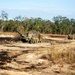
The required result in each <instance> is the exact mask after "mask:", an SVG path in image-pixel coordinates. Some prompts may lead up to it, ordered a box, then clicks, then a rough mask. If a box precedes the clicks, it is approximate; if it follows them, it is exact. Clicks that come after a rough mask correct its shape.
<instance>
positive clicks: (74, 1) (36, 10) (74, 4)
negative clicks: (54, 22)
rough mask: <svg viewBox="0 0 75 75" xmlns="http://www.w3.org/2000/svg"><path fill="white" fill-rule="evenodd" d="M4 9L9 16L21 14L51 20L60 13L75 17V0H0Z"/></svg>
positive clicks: (0, 8)
mask: <svg viewBox="0 0 75 75" xmlns="http://www.w3.org/2000/svg"><path fill="white" fill-rule="evenodd" d="M2 10H4V11H5V12H7V13H8V15H9V18H14V17H16V16H19V15H21V16H25V17H34V18H35V17H41V18H42V19H50V20H51V19H52V18H53V17H54V16H58V15H61V16H66V17H68V18H75V0H0V12H1V11H2Z"/></svg>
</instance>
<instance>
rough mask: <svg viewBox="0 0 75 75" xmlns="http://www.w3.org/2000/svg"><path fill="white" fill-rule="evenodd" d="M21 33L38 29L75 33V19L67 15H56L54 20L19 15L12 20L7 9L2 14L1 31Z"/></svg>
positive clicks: (53, 32) (0, 19)
mask: <svg viewBox="0 0 75 75" xmlns="http://www.w3.org/2000/svg"><path fill="white" fill-rule="evenodd" d="M17 30H18V31H20V32H21V33H24V32H27V31H31V30H36V31H39V32H41V33H52V34H74V33H75V19H69V18H67V17H62V16H56V17H53V21H50V20H43V19H42V18H27V17H21V16H17V17H15V18H14V19H12V20H9V19H8V14H7V13H6V12H5V11H2V12H1V15H0V31H9V32H16V31H17Z"/></svg>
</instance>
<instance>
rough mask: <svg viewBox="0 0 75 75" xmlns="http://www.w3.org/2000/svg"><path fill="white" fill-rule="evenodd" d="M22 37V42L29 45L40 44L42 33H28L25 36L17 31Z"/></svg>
mask: <svg viewBox="0 0 75 75" xmlns="http://www.w3.org/2000/svg"><path fill="white" fill-rule="evenodd" d="M17 32H18V33H19V34H20V36H21V41H22V42H23V43H25V42H28V43H38V42H40V37H39V36H40V33H39V32H37V31H28V32H26V33H25V34H22V33H20V32H19V31H17Z"/></svg>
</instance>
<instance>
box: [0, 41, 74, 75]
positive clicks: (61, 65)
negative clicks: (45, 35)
mask: <svg viewBox="0 0 75 75" xmlns="http://www.w3.org/2000/svg"><path fill="white" fill-rule="evenodd" d="M0 75H75V42H74V41H72V42H68V43H60V44H51V43H37V44H28V43H21V42H18V43H11V44H0Z"/></svg>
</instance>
